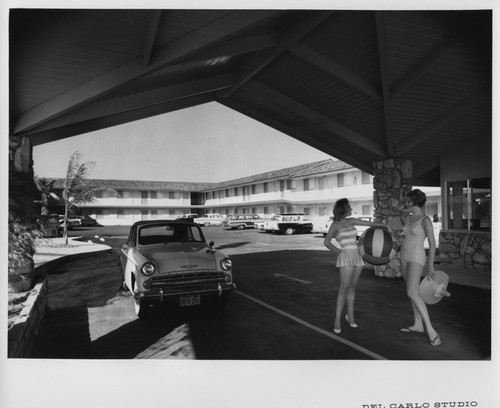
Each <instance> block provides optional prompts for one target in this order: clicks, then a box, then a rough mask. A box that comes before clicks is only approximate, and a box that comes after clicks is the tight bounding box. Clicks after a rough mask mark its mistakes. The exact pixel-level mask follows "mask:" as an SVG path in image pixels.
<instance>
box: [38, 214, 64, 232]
mask: <svg viewBox="0 0 500 408" xmlns="http://www.w3.org/2000/svg"><path fill="white" fill-rule="evenodd" d="M37 221H38V224H39V225H40V229H41V230H42V233H43V236H44V237H46V238H54V237H59V236H61V233H62V229H61V225H60V224H59V220H58V219H57V215H55V216H53V215H51V216H42V217H40V218H39V219H38V220H37Z"/></svg>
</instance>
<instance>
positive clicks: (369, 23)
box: [10, 9, 492, 185]
mask: <svg viewBox="0 0 500 408" xmlns="http://www.w3.org/2000/svg"><path fill="white" fill-rule="evenodd" d="M491 77H492V11H491V10H463V11H360V10H196V9H190V10H179V9H175V10H144V9H142V10H130V9H128V10H95V9H85V10H78V9H13V10H11V13H10V132H11V134H13V135H25V136H28V137H29V138H30V139H31V140H32V142H33V144H34V145H38V144H41V143H46V142H49V141H53V140H57V139H61V138H66V137H69V136H73V135H77V134H82V133H86V132H90V131H94V130H98V129H103V128H106V127H110V126H115V125H118V124H122V123H126V122H130V121H134V120H138V119H143V118H147V117H150V116H154V115H158V114H162V113H166V112H171V111H175V110H178V109H183V108H186V107H190V106H194V105H199V104H203V103H207V102H212V101H216V102H219V103H221V104H223V105H225V106H227V107H229V108H232V109H234V110H236V111H238V112H240V113H242V114H245V115H247V116H249V117H251V118H254V119H256V120H258V121H260V122H262V123H265V124H267V125H269V126H271V127H273V128H276V129H277V130H279V131H281V132H284V133H286V134H288V135H290V136H291V137H294V138H296V139H298V140H301V141H303V142H305V143H307V144H309V145H311V146H313V147H315V148H317V149H319V150H322V151H324V152H325V153H327V154H329V155H331V156H334V157H337V158H339V159H340V160H343V161H344V162H347V163H349V164H350V165H352V166H354V167H357V168H359V169H361V170H363V171H366V172H369V173H372V163H373V162H375V161H379V160H384V159H386V158H402V159H410V160H412V161H413V164H414V166H413V167H414V177H415V180H414V183H415V184H419V185H439V184H440V173H439V157H440V155H442V154H443V153H445V152H447V151H449V150H450V149H452V148H453V147H454V146H457V145H458V144H460V143H461V142H463V141H464V140H466V139H469V138H473V137H482V136H483V135H486V136H489V137H491V120H492V111H491V106H492V95H491V94H492V89H491Z"/></svg>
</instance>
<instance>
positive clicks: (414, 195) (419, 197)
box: [406, 189, 427, 208]
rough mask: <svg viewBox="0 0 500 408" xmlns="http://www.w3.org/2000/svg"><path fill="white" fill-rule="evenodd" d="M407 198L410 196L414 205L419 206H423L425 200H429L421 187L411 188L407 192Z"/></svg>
mask: <svg viewBox="0 0 500 408" xmlns="http://www.w3.org/2000/svg"><path fill="white" fill-rule="evenodd" d="M406 198H408V199H409V200H410V201H411V202H412V204H413V205H416V206H417V207H420V208H422V207H423V206H424V204H425V202H426V201H427V196H426V195H425V193H424V192H423V191H422V190H419V189H415V190H411V191H410V192H409V193H408V194H407V196H406Z"/></svg>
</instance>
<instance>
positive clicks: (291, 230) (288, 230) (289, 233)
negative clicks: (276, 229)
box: [285, 227, 295, 235]
mask: <svg viewBox="0 0 500 408" xmlns="http://www.w3.org/2000/svg"><path fill="white" fill-rule="evenodd" d="M285 234H286V235H293V234H295V230H294V229H293V228H292V227H288V228H287V229H286V230H285Z"/></svg>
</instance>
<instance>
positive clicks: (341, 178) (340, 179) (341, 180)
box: [337, 173, 344, 187]
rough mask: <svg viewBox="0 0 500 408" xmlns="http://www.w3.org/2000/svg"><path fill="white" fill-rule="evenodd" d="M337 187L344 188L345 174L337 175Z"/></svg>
mask: <svg viewBox="0 0 500 408" xmlns="http://www.w3.org/2000/svg"><path fill="white" fill-rule="evenodd" d="M337 187H344V173H340V174H337Z"/></svg>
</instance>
